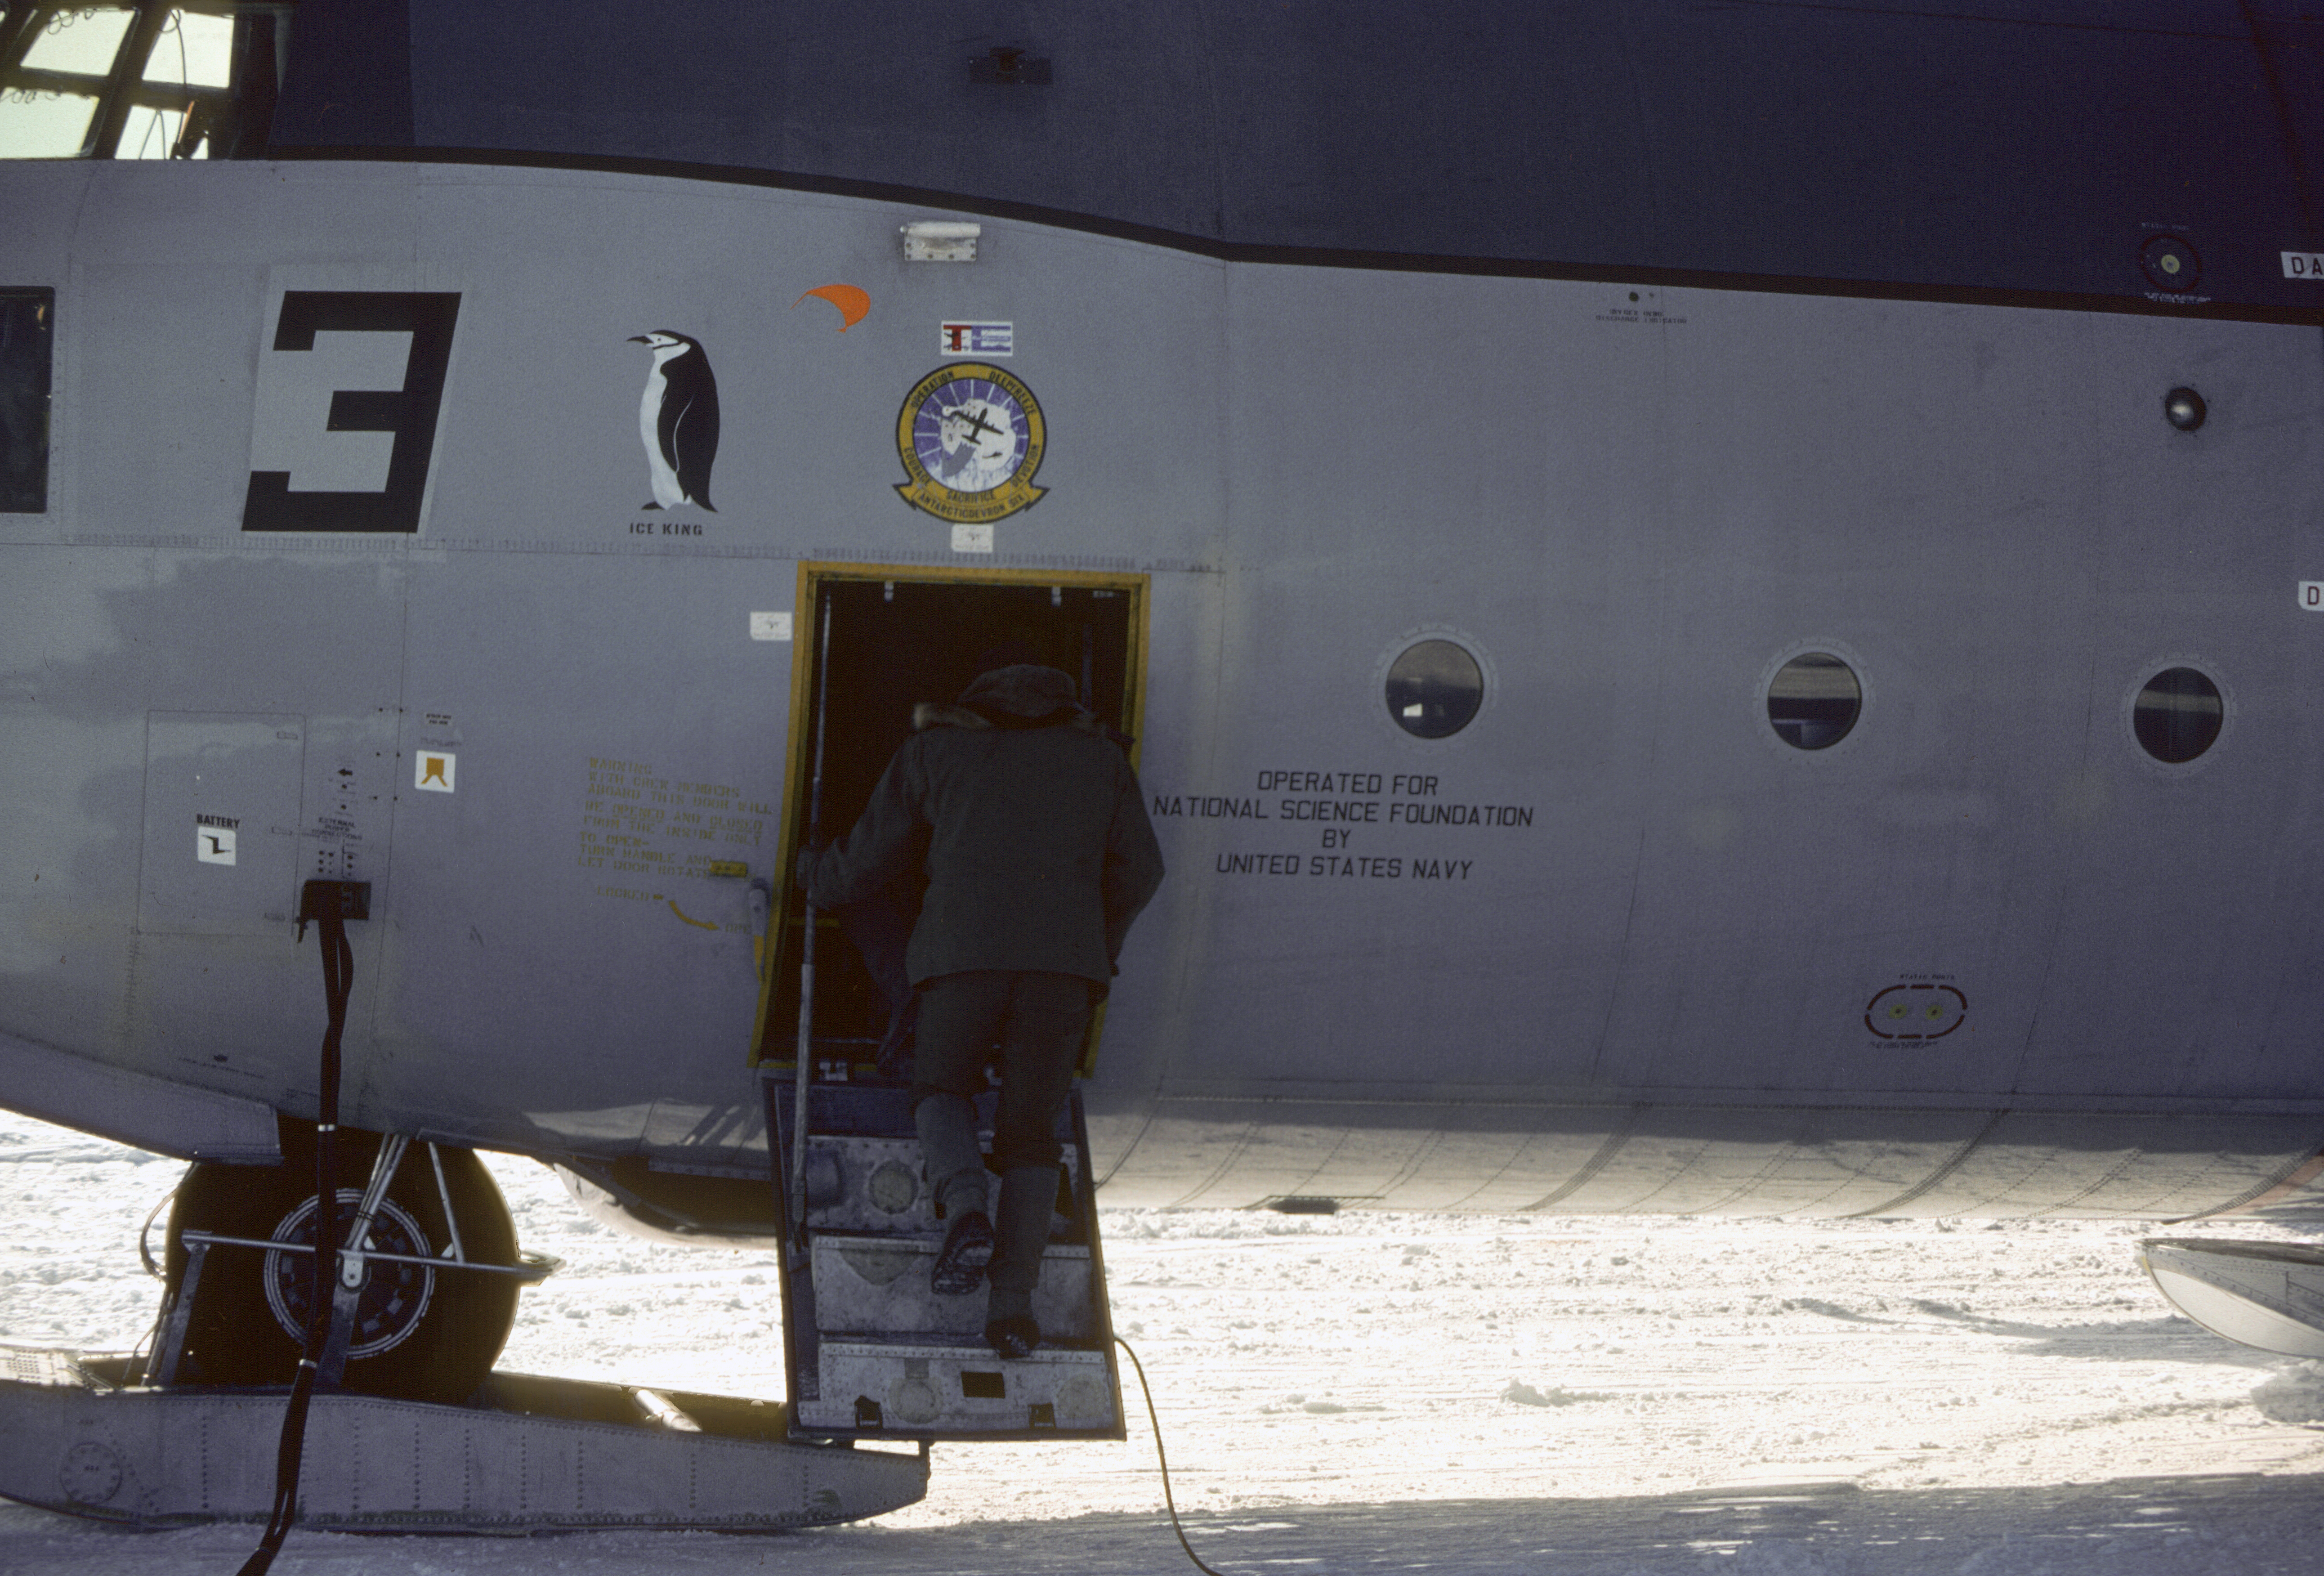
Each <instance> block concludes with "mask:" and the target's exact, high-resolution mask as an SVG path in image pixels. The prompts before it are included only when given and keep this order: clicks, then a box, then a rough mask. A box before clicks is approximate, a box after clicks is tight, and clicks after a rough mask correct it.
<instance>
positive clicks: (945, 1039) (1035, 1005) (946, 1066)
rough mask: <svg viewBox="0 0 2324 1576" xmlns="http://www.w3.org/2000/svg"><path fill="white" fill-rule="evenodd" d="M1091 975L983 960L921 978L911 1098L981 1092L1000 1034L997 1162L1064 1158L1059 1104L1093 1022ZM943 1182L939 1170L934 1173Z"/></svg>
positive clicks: (968, 1096)
mask: <svg viewBox="0 0 2324 1576" xmlns="http://www.w3.org/2000/svg"><path fill="white" fill-rule="evenodd" d="M1093 994H1094V991H1093V987H1092V985H1091V983H1090V982H1089V981H1087V980H1084V979H1083V978H1081V977H1080V976H1079V975H1078V974H1053V973H1049V972H1045V971H1041V970H1037V969H1024V970H1000V969H979V970H974V971H972V972H967V973H962V974H940V975H938V976H937V977H936V978H935V979H933V980H924V981H922V982H921V983H920V1023H919V1029H918V1043H917V1045H916V1047H915V1054H914V1056H913V1064H912V1103H913V1105H915V1106H918V1104H919V1103H920V1101H922V1100H924V1099H926V1098H927V1096H928V1095H930V1094H932V1093H935V1092H938V1091H942V1092H945V1093H948V1094H956V1095H959V1096H960V1097H962V1098H963V1099H965V1100H973V1099H974V1098H975V1097H976V1096H977V1095H978V1094H980V1093H981V1092H983V1089H984V1066H985V1064H986V1063H987V1062H988V1061H990V1060H991V1059H992V1058H993V1054H994V1046H995V1044H996V1043H997V1044H998V1046H999V1047H1000V1051H999V1059H1000V1064H1001V1111H1000V1114H999V1116H998V1117H997V1118H996V1120H994V1122H993V1124H992V1169H994V1170H995V1171H998V1172H1001V1173H1002V1174H1003V1175H1006V1174H1008V1173H1009V1172H1010V1171H1013V1170H1016V1169H1017V1168H1019V1167H1020V1166H1055V1165H1056V1163H1057V1157H1058V1154H1059V1152H1060V1151H1059V1147H1058V1144H1057V1112H1058V1111H1059V1109H1060V1108H1062V1107H1063V1106H1064V1104H1065V1092H1066V1091H1067V1090H1069V1089H1071V1088H1072V1087H1073V1081H1074V1062H1075V1061H1076V1060H1077V1059H1078V1058H1079V1057H1080V1055H1081V1050H1082V1037H1083V1036H1084V1033H1085V1032H1086V1031H1087V1029H1088V1028H1089V1017H1090V1007H1091V997H1092V996H1093ZM929 1180H930V1181H931V1182H932V1183H934V1182H936V1181H938V1180H939V1179H937V1178H936V1177H933V1176H932V1177H931V1178H930V1179H929Z"/></svg>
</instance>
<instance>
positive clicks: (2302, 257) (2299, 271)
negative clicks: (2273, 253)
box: [2282, 252, 2324, 279]
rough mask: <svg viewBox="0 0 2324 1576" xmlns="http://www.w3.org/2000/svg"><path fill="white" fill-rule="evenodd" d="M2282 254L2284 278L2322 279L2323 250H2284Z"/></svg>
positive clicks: (2323, 265) (2323, 276)
mask: <svg viewBox="0 0 2324 1576" xmlns="http://www.w3.org/2000/svg"><path fill="white" fill-rule="evenodd" d="M2282 256H2283V277H2284V278H2286V279H2324V252H2286V253H2283V254H2282Z"/></svg>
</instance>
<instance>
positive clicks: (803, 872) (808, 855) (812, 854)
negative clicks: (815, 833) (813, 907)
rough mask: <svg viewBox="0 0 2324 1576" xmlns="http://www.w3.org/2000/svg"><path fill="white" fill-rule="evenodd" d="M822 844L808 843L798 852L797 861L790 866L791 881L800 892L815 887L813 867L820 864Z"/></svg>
mask: <svg viewBox="0 0 2324 1576" xmlns="http://www.w3.org/2000/svg"><path fill="white" fill-rule="evenodd" d="M823 846H824V845H823V844H821V843H807V844H806V845H805V846H804V847H802V848H801V849H800V850H799V851H798V860H797V861H796V862H794V863H793V864H792V866H791V880H792V881H793V882H794V883H795V884H796V885H798V888H799V889H801V890H802V891H804V890H806V889H808V888H810V887H812V886H814V885H815V867H816V865H817V864H818V863H820V862H822V859H823Z"/></svg>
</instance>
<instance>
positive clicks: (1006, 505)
mask: <svg viewBox="0 0 2324 1576" xmlns="http://www.w3.org/2000/svg"><path fill="white" fill-rule="evenodd" d="M1047 444H1048V432H1047V428H1046V426H1045V425H1044V424H1043V421H1042V419H1041V403H1040V401H1037V400H1036V399H1035V398H1034V397H1033V391H1032V390H1030V389H1028V388H1027V387H1026V386H1025V384H1024V382H1022V381H1021V380H1019V378H1016V377H1014V376H1012V375H1011V374H1010V373H1007V372H1004V371H1002V370H1001V368H1000V367H997V366H994V365H992V364H991V363H989V362H977V361H964V362H956V363H954V364H952V365H950V366H942V367H938V368H937V369H936V371H934V372H932V373H929V374H928V375H927V376H926V377H924V378H922V379H921V380H920V381H919V382H917V383H915V384H913V385H912V392H910V393H908V394H907V395H905V396H904V408H903V409H902V410H900V411H899V412H898V413H897V416H896V454H897V457H898V458H899V459H901V460H902V461H903V462H904V475H906V476H908V478H910V479H909V480H908V481H905V482H900V483H899V484H897V485H896V491H897V492H899V493H902V494H903V498H904V502H907V503H908V504H910V505H911V506H912V507H913V508H915V509H918V510H923V511H925V512H927V513H930V514H933V515H935V516H936V518H937V519H939V520H949V521H952V522H953V523H954V524H955V525H982V524H990V523H991V521H996V520H1001V519H1005V518H1006V517H1008V516H1009V515H1011V514H1014V513H1016V512H1018V511H1019V510H1021V509H1030V508H1031V507H1032V506H1033V505H1034V504H1036V503H1038V502H1040V501H1041V496H1042V494H1043V493H1046V492H1047V491H1048V489H1047V488H1046V487H1037V486H1035V485H1034V484H1033V474H1034V473H1035V472H1036V471H1037V470H1039V469H1040V468H1041V458H1042V456H1043V454H1044V452H1045V451H1046V449H1047Z"/></svg>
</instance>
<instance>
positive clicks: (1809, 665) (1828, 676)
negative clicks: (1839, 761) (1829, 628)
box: [1767, 651, 1864, 750]
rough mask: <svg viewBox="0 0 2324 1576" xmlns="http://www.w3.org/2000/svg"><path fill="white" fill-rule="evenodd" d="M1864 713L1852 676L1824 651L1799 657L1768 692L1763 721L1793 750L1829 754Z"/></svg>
mask: <svg viewBox="0 0 2324 1576" xmlns="http://www.w3.org/2000/svg"><path fill="white" fill-rule="evenodd" d="M1863 709H1864V687H1863V686H1862V685H1860V684H1858V683H1857V681H1856V670H1855V669H1854V668H1850V667H1849V665H1848V664H1847V663H1845V662H1843V661H1841V660H1840V659H1839V658H1837V657H1835V656H1833V655H1832V654H1831V652H1829V651H1803V652H1801V653H1800V654H1799V655H1798V656H1796V657H1794V658H1793V659H1791V660H1790V661H1788V662H1786V663H1784V665H1783V666H1782V667H1781V668H1777V669H1776V670H1775V679H1774V681H1773V682H1771V683H1770V684H1769V685H1768V686H1767V721H1768V722H1769V723H1771V724H1772V725H1773V726H1774V727H1775V736H1776V737H1777V738H1779V739H1781V740H1782V741H1783V742H1784V743H1786V744H1789V745H1791V746H1792V747H1793V748H1794V749H1795V750H1829V749H1830V748H1831V746H1833V745H1834V744H1837V743H1839V742H1840V741H1841V740H1842V739H1845V738H1847V737H1848V731H1849V729H1850V728H1853V727H1854V726H1856V716H1857V714H1858V712H1860V711H1862V710H1863Z"/></svg>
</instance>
